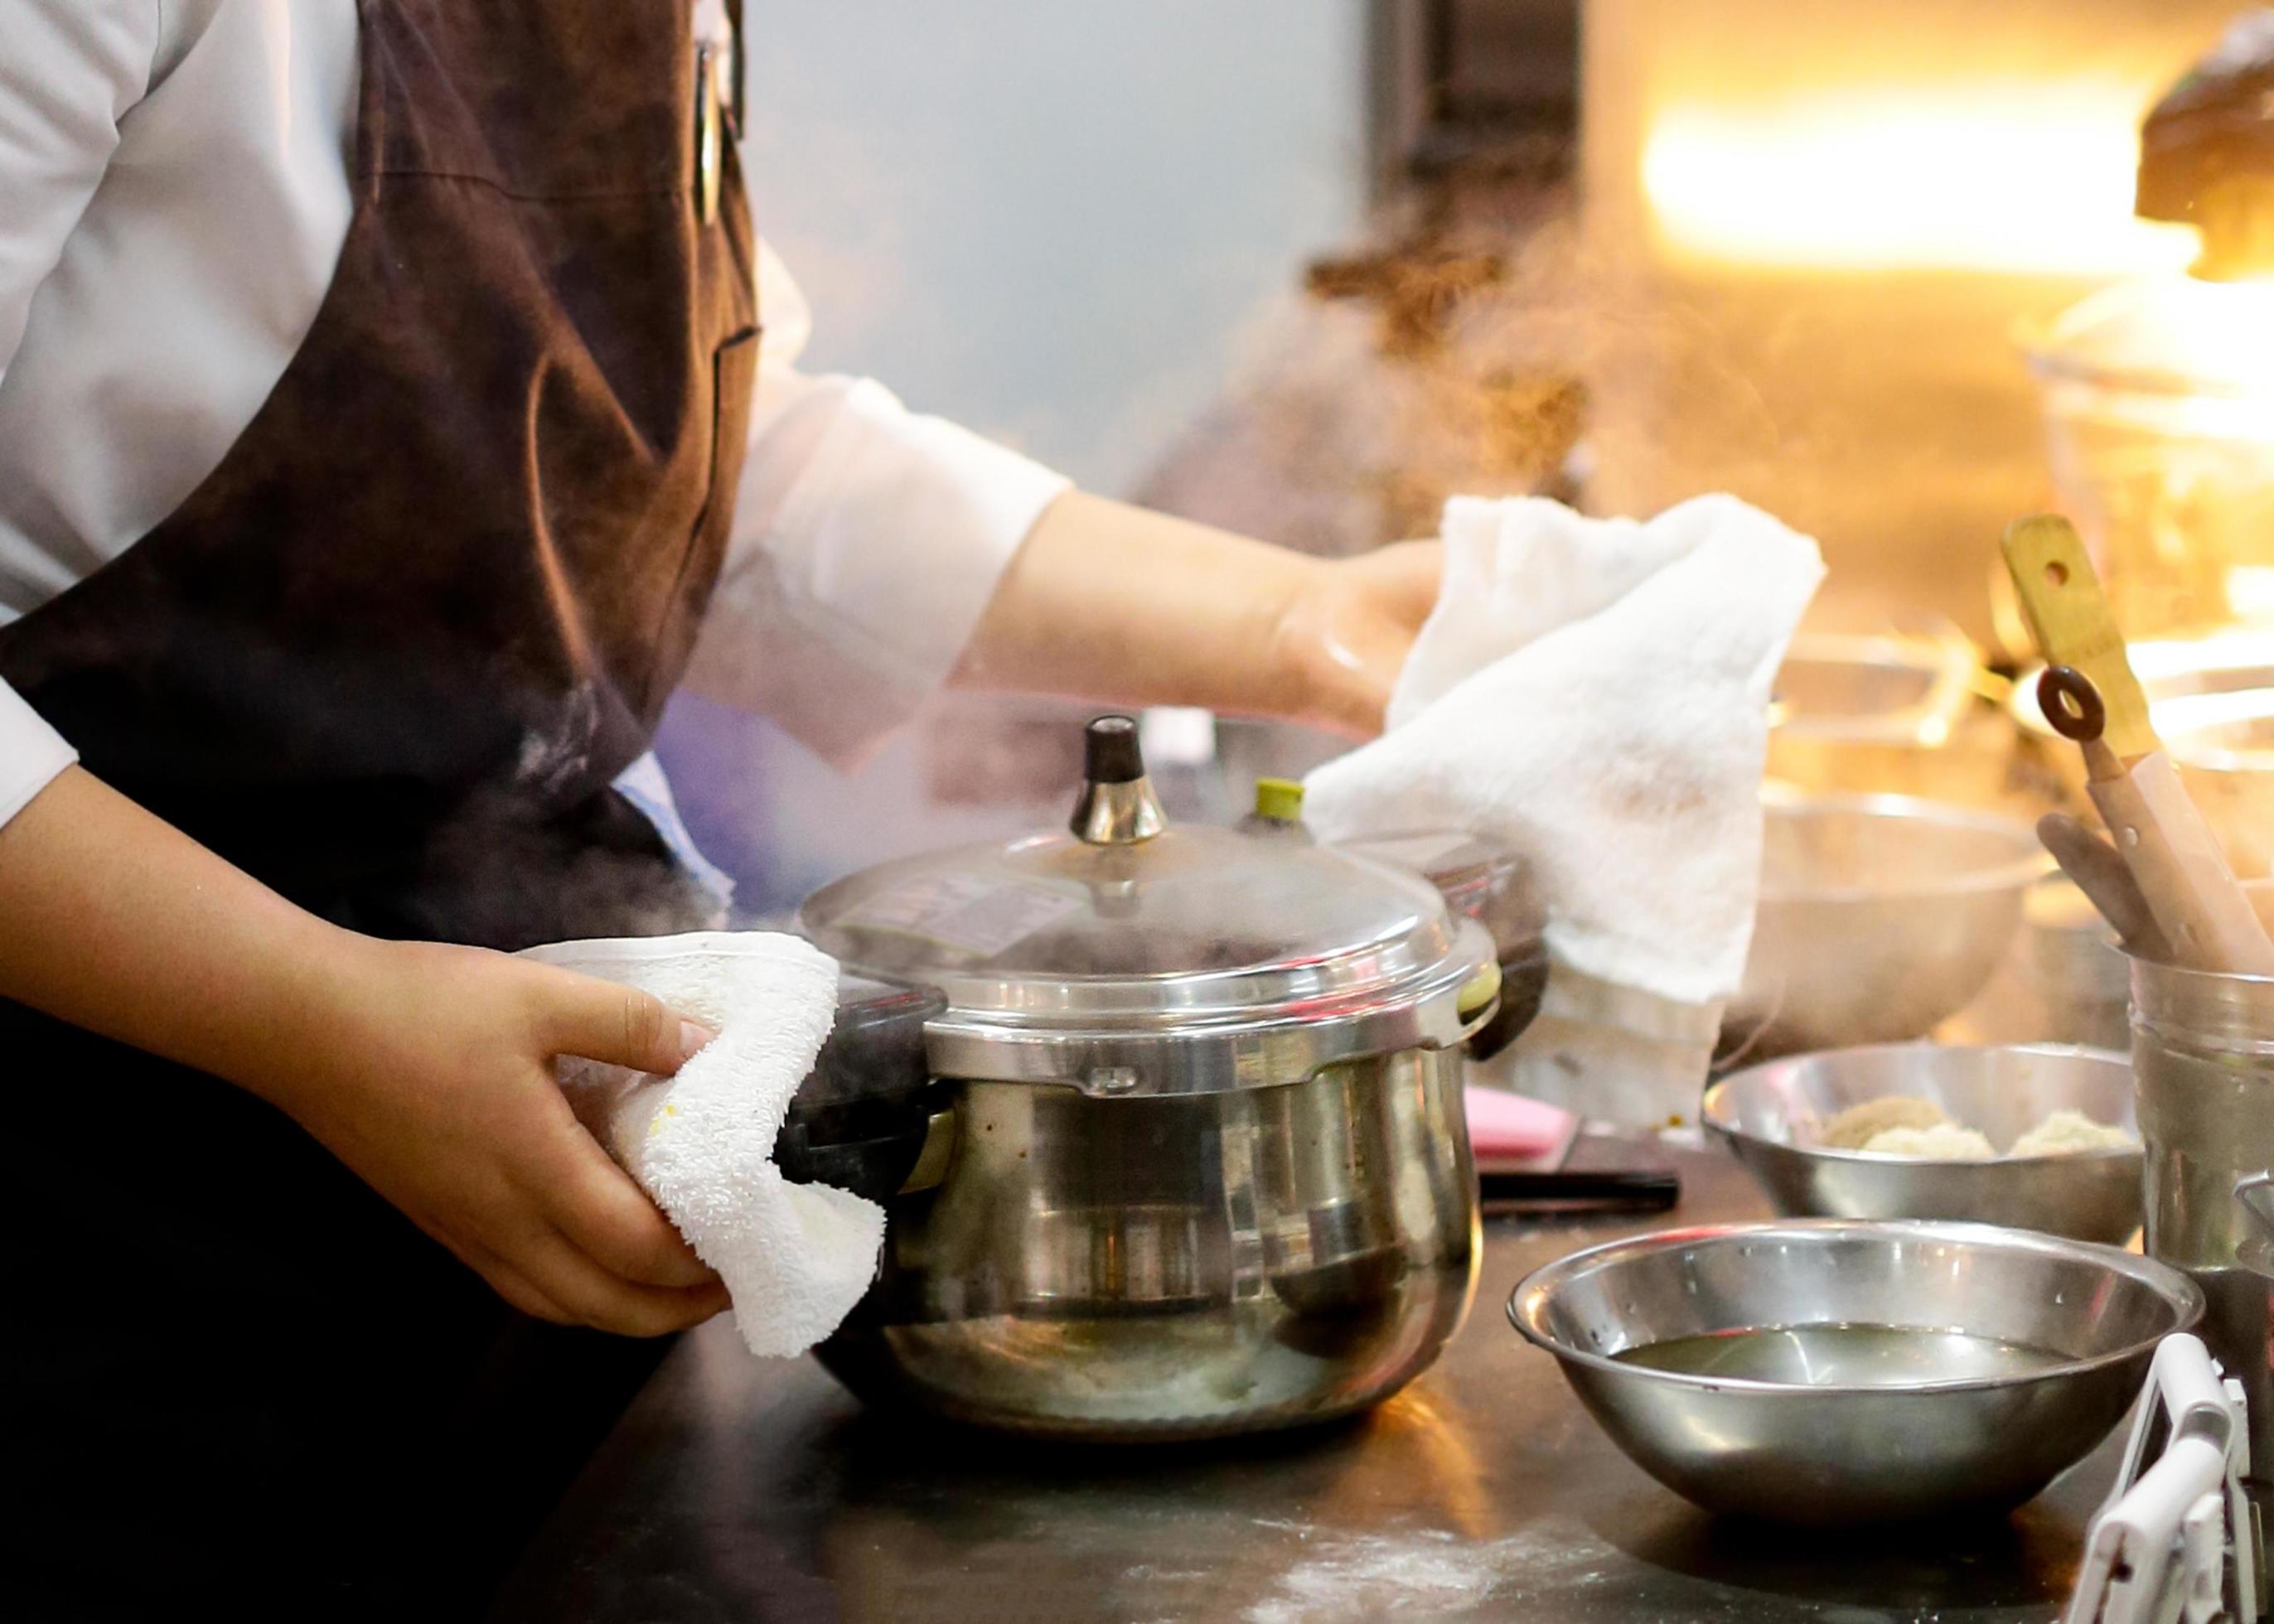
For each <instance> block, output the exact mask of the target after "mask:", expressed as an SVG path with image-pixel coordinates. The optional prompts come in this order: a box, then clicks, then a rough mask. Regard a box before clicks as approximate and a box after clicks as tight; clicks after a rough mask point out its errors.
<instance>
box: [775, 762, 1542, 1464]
mask: <svg viewBox="0 0 2274 1624" xmlns="http://www.w3.org/2000/svg"><path fill="white" fill-rule="evenodd" d="M1086 742H1087V751H1088V767H1087V780H1088V781H1087V782H1086V783H1085V785H1084V786H1083V787H1082V790H1081V797H1080V800H1079V802H1078V804H1077V806H1076V808H1075V811H1074V816H1073V827H1072V831H1071V832H1069V833H1065V834H1045V835H1037V836H1033V837H1029V838H1021V839H1017V840H1013V841H1010V842H1008V843H1007V844H1001V845H993V846H976V847H969V848H965V849H962V850H958V851H953V852H948V853H939V854H937V855H932V856H928V857H922V858H916V859H911V860H907V861H899V862H893V863H888V864H885V865H883V866H881V867H878V868H872V869H869V870H867V871H864V872H862V873H860V874H857V875H855V876H851V877H850V878H847V879H845V880H842V881H840V882H838V883H835V884H832V885H831V886H829V887H827V888H826V889H825V890H823V891H819V892H817V894H816V895H814V896H813V897H812V898H809V900H808V901H807V903H806V905H805V906H804V908H803V909H802V911H801V914H800V919H799V923H800V928H801V929H802V931H803V932H804V933H805V934H806V935H807V936H810V937H811V938H812V939H813V940H814V941H815V942H817V944H820V945H821V946H822V947H823V948H824V949H825V950H826V951H829V952H831V953H833V954H834V955H836V956H837V958H838V959H840V961H841V962H842V963H843V964H844V966H846V969H847V973H848V974H857V975H860V976H863V977H868V978H872V979H875V980H877V981H882V982H885V983H893V982H898V983H903V984H908V985H914V986H918V987H922V988H924V989H932V990H933V991H935V992H936V994H937V997H938V999H940V1000H942V1001H944V1002H943V1003H939V1004H933V1005H931V1006H930V1007H929V1008H927V1009H926V1011H925V1019H924V1020H923V1034H924V1049H925V1055H926V1064H925V1066H924V1069H923V1071H922V1073H921V1074H920V1075H919V1076H916V1077H914V1078H911V1077H910V1076H908V1075H907V1068H906V1067H897V1068H896V1067H894V1066H892V1065H890V1064H884V1065H880V1066H877V1068H876V1069H877V1071H879V1072H880V1073H882V1074H884V1075H885V1082H884V1084H883V1085H882V1087H883V1091H884V1094H886V1095H889V1101H888V1102H887V1103H886V1104H885V1105H884V1106H881V1107H879V1108H878V1109H883V1110H885V1111H886V1112H887V1113H890V1112H897V1113H898V1116H897V1120H898V1122H899V1123H900V1129H899V1130H898V1134H899V1143H898V1144H897V1146H892V1145H890V1144H887V1143H886V1141H887V1140H889V1139H891V1138H892V1134H891V1133H890V1132H885V1130H883V1129H880V1128H879V1126H878V1125H877V1124H878V1123H879V1122H880V1121H882V1120H884V1118H882V1117H880V1116H878V1115H877V1109H871V1110H869V1111H868V1112H867V1114H866V1116H865V1118H864V1121H865V1125H864V1126H863V1127H862V1128H861V1129H860V1130H859V1134H860V1136H861V1145H862V1149H861V1151H860V1153H859V1157H858V1160H859V1161H860V1162H861V1164H862V1167H864V1168H865V1169H867V1173H866V1177H867V1178H868V1180H869V1183H870V1188H869V1190H868V1191H867V1192H868V1193H870V1194H872V1195H876V1196H877V1197H878V1198H880V1199H884V1200H885V1203H886V1210H887V1214H888V1222H887V1229H886V1238H885V1256H884V1259H883V1264H882V1267H881V1269H880V1271H879V1274H878V1278H877V1282H876V1284H875V1286H874V1287H873V1288H872V1289H871V1290H870V1293H869V1296H868V1297H867V1298H866V1299H865V1300H864V1301H863V1302H862V1304H861V1305H860V1306H859V1307H858V1308H857V1309H856V1310H855V1312H854V1313H853V1315H852V1317H851V1318H850V1319H848V1320H847V1323H846V1324H845V1326H844V1327H842V1328H841V1329H840V1331H839V1332H838V1333H837V1335H835V1336H833V1337H832V1338H831V1339H830V1340H829V1341H828V1342H826V1343H825V1345H824V1346H823V1348H822V1349H821V1350H820V1357H821V1358H822V1360H823V1361H824V1363H825V1364H826V1365H828V1367H829V1368H830V1369H831V1370H832V1371H833V1372H835V1373H836V1374H837V1375H838V1376H839V1377H840V1380H844V1381H845V1382H846V1383H847V1386H849V1387H852V1388H854V1389H855V1391H856V1392H858V1393H860V1394H862V1395H863V1396H864V1397H867V1398H869V1399H870V1400H872V1401H896V1400H897V1401H904V1402H914V1403H915V1404H918V1405H920V1406H922V1407H924V1408H926V1409H929V1410H935V1411H937V1412H940V1413H944V1414H945V1415H948V1416H951V1417H958V1418H960V1419H963V1420H967V1421H972V1422H976V1423H981V1424H983V1425H993V1426H998V1427H1004V1428H1009V1429H1013V1430H1016V1431H1020V1432H1033V1433H1043V1434H1053V1435H1064V1436H1072V1437H1083V1438H1097V1439H1123V1440H1141V1439H1173V1438H1192V1437H1202V1436H1209V1435H1215V1434H1222V1433H1231V1432H1249V1431H1256V1430H1261V1429H1265V1428H1273V1427H1283V1426H1290V1425H1299V1424H1302V1423H1306V1422H1311V1421H1316V1420H1321V1419H1324V1418H1326V1417H1331V1416H1337V1415H1341V1414H1344V1413H1347V1412H1349V1411H1352V1410H1358V1409H1360V1408H1362V1407H1364V1406H1367V1405H1369V1404H1373V1403H1374V1402H1378V1401H1379V1400H1381V1399H1382V1398H1384V1397H1386V1396H1387V1395H1389V1394H1391V1393H1393V1392H1395V1391H1397V1388H1398V1387H1402V1386H1403V1385H1404V1383H1405V1382H1407V1381H1408V1380H1412V1377H1413V1376H1415V1375H1416V1374H1417V1373H1419V1372H1420V1371H1421V1370H1423V1369H1424V1368H1426V1367H1427V1365H1429V1363H1430V1362H1431V1361H1432V1360H1433V1359H1434V1357H1436V1355H1437V1352H1438V1350H1440V1349H1441V1348H1442V1347H1443V1346H1444V1344H1445V1342H1446V1341H1447V1340H1448V1339H1449V1337H1450V1336H1451V1335H1453V1332H1454V1331H1455V1329H1456V1328H1457V1327H1458V1326H1459V1324H1460V1322H1461V1319H1462V1317H1463V1315H1464V1314H1465V1312H1466V1311H1467V1308H1468V1303H1469V1297H1470V1294H1471V1291H1472V1288H1473V1285H1474V1281H1475V1266H1476V1258H1477V1244H1478V1243H1477V1204H1476V1186H1475V1177H1474V1174H1473V1170H1472V1165H1471V1162H1470V1157H1469V1149H1468V1134H1467V1129H1466V1124H1465V1118H1464V1116H1463V1111H1462V1092H1461V1072H1460V1059H1459V1056H1460V1050H1461V1047H1462V1045H1463V1043H1464V1042H1465V1041H1466V1040H1467V1039H1468V1038H1469V1037H1470V1036H1471V1035H1472V1034H1474V1033H1475V1032H1476V1031H1477V1030H1478V1029H1479V1028H1480V1026H1483V1025H1484V1024H1485V1023H1486V1022H1487V1020H1488V1019H1491V1017H1492V1015H1493V1012H1494V1007H1495V993H1496V989H1497V981H1498V975H1497V969H1496V965H1495V950H1494V944H1493V942H1492V939H1491V937H1490V936H1489V935H1488V934H1487V931H1486V930H1485V929H1483V928H1481V927H1480V926H1479V925H1478V924H1476V923H1475V922H1474V921H1471V920H1467V919H1464V918H1459V917H1457V916H1456V915H1454V914H1451V913H1450V912H1449V910H1448V908H1447V906H1446V905H1445V902H1444V899H1443V898H1442V897H1441V896H1440V894H1439V893H1438V891H1436V889H1434V887H1432V886H1431V885H1430V884H1429V883H1427V881H1426V880H1424V879H1422V878H1421V877H1420V876H1418V875H1415V874H1412V873H1410V872H1405V871H1403V870H1400V869H1398V868H1392V867H1389V866H1388V865H1385V864H1382V863H1378V862H1375V861H1371V860H1368V859H1366V858H1363V857H1359V856H1356V855H1352V854H1351V853H1345V852H1342V851H1338V850H1336V849H1334V848H1332V847H1329V846H1315V845H1312V844H1310V843H1307V842H1295V841H1286V840H1274V839H1269V838H1257V837H1255V836H1254V835H1250V834H1242V833H1239V832H1237V831H1231V830H1221V829H1182V828H1179V829H1171V828H1170V827H1168V826H1167V823H1166V820H1165V819H1164V818H1163V816H1162V812H1161V807H1160V802H1159V801H1158V800H1157V798H1156V796H1155V795H1154V793H1153V790H1152V787H1151V786H1150V784H1149V783H1148V781H1147V779H1146V777H1145V772H1144V766H1143V763H1142V762H1141V760H1140V759H1139V756H1138V749H1137V737H1136V729H1135V726H1134V725H1133V723H1132V722H1131V721H1130V720H1129V719H1128V718H1123V717H1106V718H1100V719H1098V720H1097V721H1096V722H1093V723H1092V724H1091V725H1090V728H1089V732H1088V738H1087V741H1086ZM900 1007H901V1008H903V1009H904V1010H905V1009H908V1008H914V1007H915V1005H910V1004H904V1005H902V1006H900ZM825 1092H827V1093H828V1094H829V1099H828V1101H826V1102H825V1107H826V1109H827V1110H828V1111H830V1112H833V1113H835V1114H836V1115H837V1116H840V1117H847V1116H862V1112H861V1111H860V1110H859V1109H855V1108H856V1107H857V1106H858V1105H859V1103H860V1102H859V1101H856V1100H855V1098H854V1097H853V1096H854V1095H855V1094H859V1093H860V1092H861V1091H860V1089H859V1088H858V1086H854V1087H851V1088H850V1089H848V1087H847V1085H846V1079H845V1078H844V1077H843V1076H840V1077H838V1078H836V1079H832V1084H831V1087H830V1088H829V1089H828V1090H827V1091H825ZM802 1099H803V1096H801V1100H802ZM871 1103H872V1104H873V1103H874V1102H871ZM799 1120H800V1112H799V1111H798V1110H795V1109H794V1111H793V1114H792V1126H793V1128H795V1127H797V1125H798V1123H799ZM786 1132H787V1131H786ZM828 1138H829V1135H828V1133H826V1132H823V1133H821V1134H820V1135H819V1137H818V1139H815V1140H813V1141H812V1142H810V1143H805V1144H802V1145H801V1146H799V1147H793V1148H795V1149H796V1150H797V1151H798V1152H799V1154H801V1155H804V1156H808V1157H811V1156H818V1155H825V1154H827V1153H828V1150H829V1147H828V1146H827V1145H826V1144H825V1143H824V1142H823V1141H825V1140H826V1139H828ZM796 1162H797V1158H796V1157H789V1158H786V1159H785V1165H786V1166H787V1167H789V1168H790V1169H791V1173H792V1177H797V1176H798V1172H797V1166H796ZM842 1171H843V1169H841V1168H840V1175H841V1173H842ZM823 1176H827V1175H823ZM892 1181H897V1182H896V1183H893V1182H892ZM833 1182H842V1178H841V1177H840V1179H838V1180H834V1181H833ZM887 1185H889V1187H886V1186H887Z"/></svg>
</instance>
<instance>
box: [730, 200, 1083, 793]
mask: <svg viewBox="0 0 2274 1624" xmlns="http://www.w3.org/2000/svg"><path fill="white" fill-rule="evenodd" d="M758 258H759V269H758V289H759V291H758V308H759V312H760V316H761V320H763V321H764V324H765V335H764V339H763V340H762V341H761V342H762V344H763V345H764V348H763V349H762V350H761V351H760V357H759V365H758V381H757V392H756V394H757V398H756V400H755V402H754V403H753V406H754V409H753V413H752V423H751V429H750V441H749V454H748V455H747V457H746V459H745V461H744V462H743V465H742V485H741V487H740V491H739V493H738V498H737V501H736V505H735V514H734V530H733V532H732V534H731V536H730V538H729V540H728V543H727V560H726V564H725V566H724V568H723V569H722V571H721V573H720V575H719V586H718V590H717V591H716V593H715V594H714V596H713V598H712V604H711V609H710V613H709V614H708V615H707V616H706V618H705V620H704V628H703V632H702V635H701V637H700V638H699V639H698V640H697V645H696V650H695V657H694V660H693V662H692V664H691V665H690V666H689V672H688V682H689V686H690V687H692V688H695V689H696V690H697V691H698V692H700V693H702V694H704V695H706V696H708V697H711V698H713V699H717V700H720V701H722V702H724V703H729V704H734V705H739V706H741V707H742V708H744V709H746V710H752V711H763V712H764V713H765V714H766V715H768V716H771V717H772V718H773V719H774V720H775V721H777V722H778V723H779V724H780V725H781V726H783V727H784V728H785V729H787V731H788V732H789V733H792V734H793V735H794V736H795V737H796V738H798V739H799V740H801V741H803V742H804V743H806V744H807V745H809V746H810V747H811V748H814V749H816V750H818V751H820V752H821V753H822V754H824V755H825V756H829V757H830V758H832V760H835V761H837V762H840V763H851V762H853V761H855V760H857V759H858V758H859V757H860V756H861V755H862V753H863V752H864V751H865V750H866V749H867V748H870V746H872V745H874V744H875V743H876V742H877V741H879V740H880V739H882V738H883V737H884V736H885V734H886V733H890V732H891V731H892V729H893V728H894V727H896V726H900V724H901V723H903V722H905V721H907V719H908V718H910V717H912V716H913V715H914V714H915V711H916V708H917V707H918V706H919V705H920V704H921V703H922V702H923V700H924V698H925V697H926V695H929V694H930V693H931V692H932V691H933V690H934V689H935V688H937V687H938V686H939V685H940V684H941V683H942V682H943V681H945V680H946V678H947V676H948V673H950V672H952V671H953V669H954V668H955V663H956V660H957V659H958V658H960V655H961V654H962V651H963V647H964V644H965V643H968V642H969V641H970V637H971V633H972V630H973V628H975V627H976V626H977V625H978V622H979V617H980V614H981V613H982V612H983V610H984V609H985V608H986V606H987V600H988V599H989V598H990V597H992V596H993V594H994V590H995V585H996V583H997V582H998V580H999V579H1000V578H1001V576H1002V574H1003V570H1004V568H1005V566H1007V565H1008V564H1009V563H1010V561H1011V559H1012V556H1013V554H1014V553H1017V551H1018V549H1019V545H1020V543H1021V542H1022V541H1024V540H1025V539H1026V537H1027V533H1028V531H1029V530H1032V529H1033V528H1034V524H1035V520H1036V519H1038V518H1040V517H1041V516H1042V513H1043V509H1044V508H1047V507H1049V506H1050V503H1051V502H1052V501H1054V500H1057V498H1058V495H1059V493H1060V492H1064V491H1065V489H1066V488H1067V485H1068V481H1067V480H1066V479H1065V477H1064V476H1062V475H1059V474H1057V473H1053V472H1051V471H1050V470H1048V469H1046V468H1043V467H1042V466H1041V465H1040V464H1038V463H1035V462H1031V461H1029V460H1028V459H1027V458H1026V457H1023V456H1020V455H1018V454H1017V453H1016V452H1013V451H1010V450H1007V449H1005V448H1004V447H1000V446H997V445H993V444H991V443H990V442H989V441H987V440H982V439H981V438H980V437H979V436H977V435H975V434H973V433H971V432H969V431H968V430H965V429H961V428H958V427H957V426H956V425H953V424H952V423H948V422H945V421H944V420H942V419H940V418H938V417H922V416H918V415H916V414H915V413H912V412H910V411H908V410H907V409H906V408H905V407H903V406H902V405H901V404H900V402H899V401H898V400H896V399H895V398H893V396H892V393H891V392H890V391H889V390H887V389H885V387H884V386H882V385H881V384H878V383H876V382H873V381H870V380H865V379H852V378H843V377H834V376H829V377H809V376H807V375H806V374H804V373H802V372H798V371H797V370H796V362H797V358H798V356H799V354H800V353H801V352H802V350H804V348H805V342H806V338H807V335H808V334H809V331H810V330H811V325H812V323H811V317H810V314H809V310H808V307H807V305H806V303H805V299H804V297H803V296H802V294H801V293H800V292H799V291H798V289H797V286H796V284H795V283H794V282H793V281H791V279H790V276H789V274H788V272H787V269H786V268H785V267H783V266H782V264H781V262H780V260H779V259H777V258H776V257H775V256H774V254H773V252H772V250H771V249H769V248H767V247H765V246H764V244H761V245H760V247H759V251H758Z"/></svg>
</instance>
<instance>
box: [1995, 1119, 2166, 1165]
mask: <svg viewBox="0 0 2274 1624" xmlns="http://www.w3.org/2000/svg"><path fill="white" fill-rule="evenodd" d="M2138 1143H2139V1141H2138V1140H2137V1139H2134V1138H2133V1137H2132V1136H2131V1135H2130V1134H2129V1133H2127V1132H2125V1131H2124V1130H2123V1129H2121V1128H2112V1127H2111V1126H2109V1125H2108V1124H2106V1123H2105V1122H2095V1121H2093V1119H2092V1118H2091V1117H2090V1116H2086V1115H2085V1114H2084V1113H2083V1112H2082V1111H2071V1110H2059V1111H2055V1112H2053V1113H2052V1115H2051V1116H2047V1117H2046V1118H2045V1119H2044V1121H2043V1122H2041V1123H2039V1124H2037V1126H2036V1127H2034V1128H2032V1129H2030V1130H2029V1132H2027V1133H2024V1134H2023V1135H2022V1137H2021V1138H2020V1139H2015V1140H2014V1148H2013V1149H2011V1150H2009V1151H2007V1153H2006V1154H2007V1155H2009V1156H2066V1155H2071V1154H2074V1153H2075V1152H2077V1151H2080V1150H2111V1149H2116V1148H2122V1149H2126V1150H2129V1149H2130V1148H2132V1147H2134V1146H2135V1145H2137V1144H2138Z"/></svg>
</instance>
